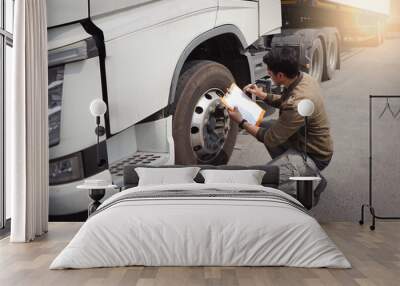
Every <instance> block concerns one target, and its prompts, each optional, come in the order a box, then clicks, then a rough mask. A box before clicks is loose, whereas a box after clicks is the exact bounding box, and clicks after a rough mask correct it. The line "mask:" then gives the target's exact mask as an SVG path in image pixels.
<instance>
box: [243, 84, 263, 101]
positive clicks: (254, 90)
mask: <svg viewBox="0 0 400 286" xmlns="http://www.w3.org/2000/svg"><path fill="white" fill-rule="evenodd" d="M243 91H244V92H245V93H250V94H252V95H255V96H256V97H257V98H259V99H261V100H265V98H266V97H267V94H266V93H265V92H263V90H262V88H261V87H258V86H257V85H256V84H248V85H246V86H245V87H244V88H243Z"/></svg>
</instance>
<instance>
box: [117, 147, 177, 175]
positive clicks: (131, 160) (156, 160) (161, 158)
mask: <svg viewBox="0 0 400 286" xmlns="http://www.w3.org/2000/svg"><path fill="white" fill-rule="evenodd" d="M168 158H169V154H168V153H150V152H137V153H135V154H134V155H132V156H130V157H126V158H123V159H121V160H119V161H116V162H114V163H112V164H111V165H110V168H109V170H110V173H111V175H113V176H121V177H122V176H123V172H124V167H125V166H129V165H152V166H158V165H163V164H165V162H166V161H167V160H168Z"/></svg>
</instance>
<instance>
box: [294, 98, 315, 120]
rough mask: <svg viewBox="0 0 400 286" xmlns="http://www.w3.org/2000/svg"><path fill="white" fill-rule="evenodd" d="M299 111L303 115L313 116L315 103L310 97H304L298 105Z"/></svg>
mask: <svg viewBox="0 0 400 286" xmlns="http://www.w3.org/2000/svg"><path fill="white" fill-rule="evenodd" d="M297 112H298V113H299V114H300V115H301V116H304V117H306V116H311V115H312V114H313V113H314V103H313V102H312V101H311V100H309V99H303V100H301V101H300V102H299V104H298V105H297Z"/></svg>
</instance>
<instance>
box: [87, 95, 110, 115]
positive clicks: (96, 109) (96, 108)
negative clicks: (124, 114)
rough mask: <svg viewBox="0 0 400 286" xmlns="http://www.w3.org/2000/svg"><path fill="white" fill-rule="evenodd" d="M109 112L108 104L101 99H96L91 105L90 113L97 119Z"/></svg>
mask: <svg viewBox="0 0 400 286" xmlns="http://www.w3.org/2000/svg"><path fill="white" fill-rule="evenodd" d="M106 111H107V105H106V103H105V102H104V101H103V100H101V99H94V100H92V102H91V103H90V113H91V114H92V115H93V116H94V117H96V116H102V115H104V113H106Z"/></svg>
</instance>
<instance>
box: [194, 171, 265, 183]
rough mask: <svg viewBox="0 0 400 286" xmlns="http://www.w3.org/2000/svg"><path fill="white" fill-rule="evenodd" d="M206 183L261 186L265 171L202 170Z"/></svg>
mask: <svg viewBox="0 0 400 286" xmlns="http://www.w3.org/2000/svg"><path fill="white" fill-rule="evenodd" d="M200 174H202V175H203V177H204V183H206V184H210V183H211V184H212V183H226V184H229V183H234V184H246V185H261V182H262V179H263V177H264V175H265V171H261V170H212V169H208V170H201V171H200Z"/></svg>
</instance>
